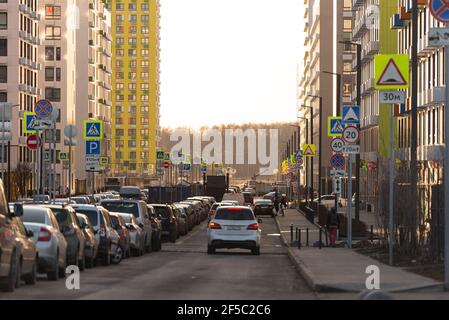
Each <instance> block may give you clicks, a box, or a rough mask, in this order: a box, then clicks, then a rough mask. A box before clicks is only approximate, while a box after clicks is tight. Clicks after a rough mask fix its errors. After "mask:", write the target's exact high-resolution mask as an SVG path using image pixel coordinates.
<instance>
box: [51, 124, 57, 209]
mask: <svg viewBox="0 0 449 320" xmlns="http://www.w3.org/2000/svg"><path fill="white" fill-rule="evenodd" d="M54 125H55V126H54V128H53V185H52V189H53V204H56V160H57V159H56V121H55V124H54Z"/></svg>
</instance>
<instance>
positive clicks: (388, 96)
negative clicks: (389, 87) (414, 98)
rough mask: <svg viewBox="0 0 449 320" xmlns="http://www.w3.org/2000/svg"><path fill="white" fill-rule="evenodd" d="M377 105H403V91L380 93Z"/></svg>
mask: <svg viewBox="0 0 449 320" xmlns="http://www.w3.org/2000/svg"><path fill="white" fill-rule="evenodd" d="M379 103H388V104H401V103H405V92H404V91H382V92H380V94H379Z"/></svg>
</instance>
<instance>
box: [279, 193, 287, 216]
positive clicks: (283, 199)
mask: <svg viewBox="0 0 449 320" xmlns="http://www.w3.org/2000/svg"><path fill="white" fill-rule="evenodd" d="M287 207H288V205H287V196H286V195H285V194H283V195H282V197H281V208H280V209H281V214H282V216H283V217H285V212H284V209H287Z"/></svg>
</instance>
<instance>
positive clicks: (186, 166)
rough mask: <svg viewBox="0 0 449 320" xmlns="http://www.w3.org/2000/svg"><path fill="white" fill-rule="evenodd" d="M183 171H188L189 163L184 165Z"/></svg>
mask: <svg viewBox="0 0 449 320" xmlns="http://www.w3.org/2000/svg"><path fill="white" fill-rule="evenodd" d="M183 170H184V171H190V163H184V168H183Z"/></svg>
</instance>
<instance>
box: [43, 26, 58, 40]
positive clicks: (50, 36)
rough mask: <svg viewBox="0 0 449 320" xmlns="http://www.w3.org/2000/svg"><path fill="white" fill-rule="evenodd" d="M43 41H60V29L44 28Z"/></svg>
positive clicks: (53, 27)
mask: <svg viewBox="0 0 449 320" xmlns="http://www.w3.org/2000/svg"><path fill="white" fill-rule="evenodd" d="M45 39H46V40H60V39H61V27H57V26H46V27H45Z"/></svg>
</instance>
